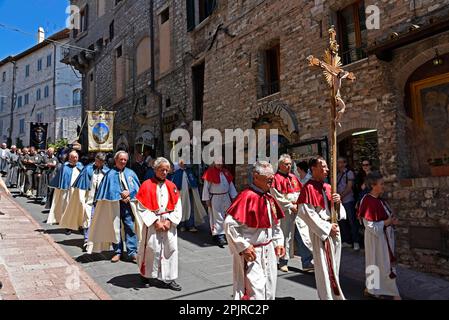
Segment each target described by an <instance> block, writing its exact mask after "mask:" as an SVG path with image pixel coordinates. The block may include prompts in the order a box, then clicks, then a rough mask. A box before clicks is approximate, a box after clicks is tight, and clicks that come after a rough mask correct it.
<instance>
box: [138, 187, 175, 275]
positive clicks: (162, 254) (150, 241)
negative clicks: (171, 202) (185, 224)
mask: <svg viewBox="0 0 449 320" xmlns="http://www.w3.org/2000/svg"><path fill="white" fill-rule="evenodd" d="M156 195H157V198H158V204H159V212H160V213H163V212H165V210H166V207H167V204H168V197H169V194H168V189H167V186H166V185H165V184H158V185H157V189H156ZM137 211H138V213H139V215H140V216H141V219H142V221H143V228H142V234H141V240H140V245H139V250H138V256H137V263H138V265H139V270H141V268H142V264H145V267H144V269H145V274H142V276H143V277H145V278H152V279H159V280H161V281H172V280H175V279H177V278H178V234H177V228H176V227H177V225H178V224H179V223H180V222H181V218H182V201H181V198H179V200H178V202H177V203H176V206H175V209H174V211H172V212H170V213H168V214H163V215H157V214H156V213H157V212H153V211H149V210H148V209H147V208H145V207H144V206H142V204H140V203H139V202H138V204H137ZM157 220H160V221H166V220H170V221H171V227H170V229H169V230H168V231H166V232H162V231H156V229H155V227H154V223H155V222H156V221H157Z"/></svg>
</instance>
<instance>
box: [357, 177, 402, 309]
mask: <svg viewBox="0 0 449 320" xmlns="http://www.w3.org/2000/svg"><path fill="white" fill-rule="evenodd" d="M365 181H366V184H367V186H368V188H369V189H371V192H370V193H368V194H366V195H365V196H364V197H363V198H362V200H361V202H360V207H359V210H358V213H357V215H358V217H359V219H362V221H363V225H364V226H365V265H366V269H365V273H366V289H365V295H367V296H371V297H374V298H383V296H389V297H393V299H394V300H401V297H400V295H399V290H398V287H397V285H396V277H397V275H396V267H395V266H396V257H395V255H394V245H395V237H394V226H396V225H397V224H398V223H399V220H398V218H397V217H395V216H394V215H393V213H392V211H391V209H390V207H389V206H388V205H387V203H386V202H385V201H384V200H382V199H381V198H380V197H381V195H382V194H383V193H384V181H383V178H382V175H381V174H380V173H378V172H371V173H369V174H368V175H367V177H366V180H365Z"/></svg>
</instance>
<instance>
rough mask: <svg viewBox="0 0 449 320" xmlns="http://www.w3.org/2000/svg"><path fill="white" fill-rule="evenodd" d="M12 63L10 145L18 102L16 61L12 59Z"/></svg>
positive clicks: (10, 143)
mask: <svg viewBox="0 0 449 320" xmlns="http://www.w3.org/2000/svg"><path fill="white" fill-rule="evenodd" d="M11 63H12V70H13V71H12V95H11V116H10V119H9V120H10V123H9V137H8V140H9V141H8V142H9V145H12V144H13V142H12V131H13V127H14V109H15V103H16V72H17V71H16V70H17V67H16V61H11Z"/></svg>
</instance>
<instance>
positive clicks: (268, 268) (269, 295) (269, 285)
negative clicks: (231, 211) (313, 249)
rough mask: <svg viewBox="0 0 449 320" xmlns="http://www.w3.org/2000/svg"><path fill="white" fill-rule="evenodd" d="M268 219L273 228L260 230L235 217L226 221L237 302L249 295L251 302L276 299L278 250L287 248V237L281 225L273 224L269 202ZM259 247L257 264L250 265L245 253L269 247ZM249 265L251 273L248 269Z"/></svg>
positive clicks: (228, 217) (253, 262) (254, 262)
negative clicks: (255, 246)
mask: <svg viewBox="0 0 449 320" xmlns="http://www.w3.org/2000/svg"><path fill="white" fill-rule="evenodd" d="M266 203H267V207H268V216H269V217H270V223H271V224H272V227H271V228H267V229H256V228H249V227H248V226H246V225H244V224H241V223H239V222H238V221H236V220H235V219H234V218H233V217H232V216H230V215H228V216H226V219H225V223H224V225H225V232H226V238H227V240H228V244H229V250H230V251H231V254H232V257H233V283H234V287H233V288H234V299H235V300H241V299H242V297H243V296H244V294H245V287H246V291H247V292H246V293H247V295H248V296H249V298H250V299H251V300H274V298H275V296H276V283H277V257H276V254H275V251H274V248H275V247H277V246H283V244H284V236H283V234H282V230H281V227H280V223H279V222H278V223H277V224H276V225H273V223H272V216H271V206H270V204H269V202H268V201H267V202H266ZM270 241H271V243H269V244H268V245H266V246H261V247H258V248H255V250H256V255H257V258H256V260H255V261H252V262H246V261H245V259H244V258H243V256H242V255H240V253H241V252H243V251H244V250H245V249H247V248H248V247H249V246H250V245H251V244H252V245H259V244H266V243H268V242H270ZM245 264H247V270H245Z"/></svg>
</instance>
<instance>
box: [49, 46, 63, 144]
mask: <svg viewBox="0 0 449 320" xmlns="http://www.w3.org/2000/svg"><path fill="white" fill-rule="evenodd" d="M56 54H57V51H56V44H53V107H54V112H55V116H54V124H53V125H54V126H55V127H54V129H55V136H54V139H55V140H54V141H53V142H54V143H56V137H57V136H58V135H57V132H56V131H57V129H56V128H57V127H58V124H57V119H58V118H57V116H56V112H57V111H56V110H57V109H58V107H57V106H56V62H57V61H58V60H57V59H56ZM63 136H64V126H63V130H62V134H61V138H63ZM47 141H48V137H47ZM47 141H45V147H47Z"/></svg>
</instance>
